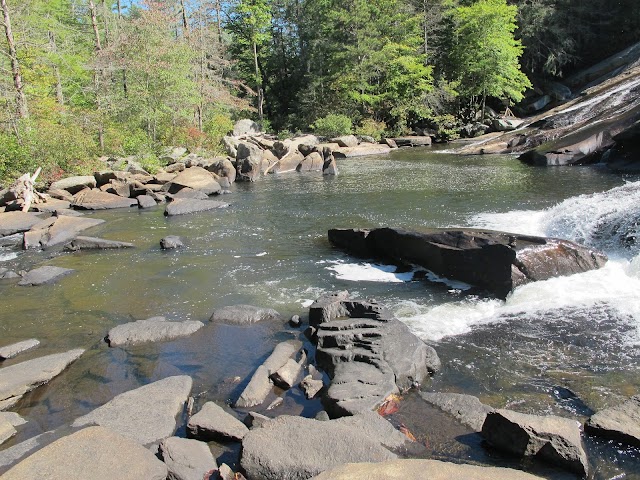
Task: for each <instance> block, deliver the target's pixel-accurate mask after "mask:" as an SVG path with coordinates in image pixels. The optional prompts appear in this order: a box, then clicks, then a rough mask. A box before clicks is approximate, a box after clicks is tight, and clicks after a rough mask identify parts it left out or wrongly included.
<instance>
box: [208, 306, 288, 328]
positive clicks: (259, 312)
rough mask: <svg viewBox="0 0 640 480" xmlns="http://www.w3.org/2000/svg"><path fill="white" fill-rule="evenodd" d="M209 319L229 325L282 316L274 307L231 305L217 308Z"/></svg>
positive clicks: (280, 318) (274, 318) (276, 318)
mask: <svg viewBox="0 0 640 480" xmlns="http://www.w3.org/2000/svg"><path fill="white" fill-rule="evenodd" d="M209 320H210V321H212V322H217V323H226V324H228V325H248V324H251V323H256V322H261V321H264V320H282V316H281V315H280V314H279V313H278V312H277V311H276V310H274V309H273V308H262V307H255V306H253V305H230V306H227V307H221V308H218V309H216V310H215V311H214V312H213V314H212V315H211V318H209Z"/></svg>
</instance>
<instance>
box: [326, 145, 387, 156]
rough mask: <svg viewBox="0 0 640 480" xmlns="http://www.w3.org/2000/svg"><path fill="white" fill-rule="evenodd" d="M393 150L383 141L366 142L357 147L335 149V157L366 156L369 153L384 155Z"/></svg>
mask: <svg viewBox="0 0 640 480" xmlns="http://www.w3.org/2000/svg"><path fill="white" fill-rule="evenodd" d="M390 151H391V147H389V146H388V145H386V144H382V143H366V144H362V145H358V146H357V147H340V148H335V149H333V156H334V157H335V158H352V157H364V156H367V155H384V154H387V153H389V152H390Z"/></svg>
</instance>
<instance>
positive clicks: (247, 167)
mask: <svg viewBox="0 0 640 480" xmlns="http://www.w3.org/2000/svg"><path fill="white" fill-rule="evenodd" d="M262 156H263V152H262V149H261V148H260V147H258V146H257V145H254V144H253V143H247V142H243V143H240V144H239V145H238V154H237V156H236V173H237V176H236V179H237V180H242V181H248V182H255V181H256V180H257V179H258V177H259V176H260V174H261V173H262Z"/></svg>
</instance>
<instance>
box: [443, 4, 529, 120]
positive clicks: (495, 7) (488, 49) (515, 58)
mask: <svg viewBox="0 0 640 480" xmlns="http://www.w3.org/2000/svg"><path fill="white" fill-rule="evenodd" d="M516 14H517V7H516V6H514V5H507V3H506V0H478V1H477V2H475V3H473V4H471V5H469V6H458V7H454V8H452V9H451V10H450V11H449V12H448V15H449V19H450V21H451V25H452V31H451V51H450V52H449V59H450V62H451V64H452V78H455V79H456V80H458V81H459V86H458V92H459V93H460V95H461V96H462V97H463V98H465V99H468V100H469V101H470V104H471V105H472V106H474V105H476V99H478V98H480V99H481V108H482V112H483V114H484V106H485V102H486V98H487V96H492V97H496V98H506V99H509V100H513V101H515V102H518V101H520V100H521V99H522V98H523V93H524V91H525V90H526V89H527V88H530V87H531V82H530V81H529V79H528V78H527V76H526V75H525V74H524V73H523V72H522V71H521V69H520V63H519V59H520V56H521V55H522V52H523V46H522V43H521V42H520V41H519V40H516V39H515V38H514V31H515V30H516Z"/></svg>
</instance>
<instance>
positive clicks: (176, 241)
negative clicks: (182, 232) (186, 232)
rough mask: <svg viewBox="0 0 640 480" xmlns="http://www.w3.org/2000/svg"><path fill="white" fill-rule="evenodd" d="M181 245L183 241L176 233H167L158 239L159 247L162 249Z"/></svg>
mask: <svg viewBox="0 0 640 480" xmlns="http://www.w3.org/2000/svg"><path fill="white" fill-rule="evenodd" d="M181 247H184V243H182V239H181V238H180V237H178V236H177V235H167V236H166V237H164V238H162V239H160V248H162V249H163V250H173V249H176V248H181Z"/></svg>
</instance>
